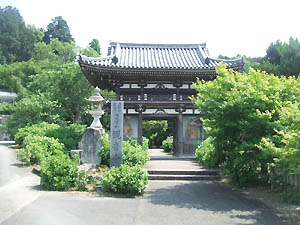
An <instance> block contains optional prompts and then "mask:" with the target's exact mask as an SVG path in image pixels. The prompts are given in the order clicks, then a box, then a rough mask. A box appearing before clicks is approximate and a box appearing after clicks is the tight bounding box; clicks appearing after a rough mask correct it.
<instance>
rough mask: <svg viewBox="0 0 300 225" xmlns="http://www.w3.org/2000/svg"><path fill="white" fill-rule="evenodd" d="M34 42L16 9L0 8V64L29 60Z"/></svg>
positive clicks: (33, 37)
mask: <svg viewBox="0 0 300 225" xmlns="http://www.w3.org/2000/svg"><path fill="white" fill-rule="evenodd" d="M36 41H37V39H36V36H35V35H34V33H33V31H32V30H31V29H30V28H29V27H26V25H25V22H24V20H23V18H22V16H21V15H20V13H19V11H18V10H17V9H16V8H13V7H11V6H7V7H5V8H1V7H0V64H4V63H7V64H11V63H13V62H17V61H19V62H20V61H27V60H29V59H30V58H31V56H32V49H33V46H34V43H35V42H36Z"/></svg>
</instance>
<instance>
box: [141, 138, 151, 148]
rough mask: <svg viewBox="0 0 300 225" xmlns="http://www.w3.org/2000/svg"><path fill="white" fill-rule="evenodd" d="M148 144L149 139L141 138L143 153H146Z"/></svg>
mask: <svg viewBox="0 0 300 225" xmlns="http://www.w3.org/2000/svg"><path fill="white" fill-rule="evenodd" d="M149 143H150V140H149V138H146V137H143V145H142V148H143V150H144V151H148V149H149Z"/></svg>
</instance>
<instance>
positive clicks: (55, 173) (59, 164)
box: [40, 151, 88, 191]
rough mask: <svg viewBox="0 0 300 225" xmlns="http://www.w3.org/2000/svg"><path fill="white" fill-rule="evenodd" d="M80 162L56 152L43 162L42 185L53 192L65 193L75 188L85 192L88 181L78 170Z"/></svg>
mask: <svg viewBox="0 0 300 225" xmlns="http://www.w3.org/2000/svg"><path fill="white" fill-rule="evenodd" d="M78 165H79V160H78V158H77V159H76V158H75V159H71V158H70V157H69V156H68V155H66V154H65V153H63V152H62V151H56V152H55V153H54V154H52V155H51V156H49V157H47V158H46V159H45V160H43V161H42V164H41V174H40V176H41V185H42V186H43V187H44V188H46V189H47V190H51V191H65V190H70V189H71V188H75V189H77V190H85V186H86V184H87V183H88V179H87V177H86V175H85V173H84V172H80V171H79V169H78Z"/></svg>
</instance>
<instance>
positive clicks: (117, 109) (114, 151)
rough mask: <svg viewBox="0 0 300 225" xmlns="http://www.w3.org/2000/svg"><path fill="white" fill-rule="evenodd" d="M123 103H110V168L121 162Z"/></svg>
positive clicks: (117, 165)
mask: <svg viewBox="0 0 300 225" xmlns="http://www.w3.org/2000/svg"><path fill="white" fill-rule="evenodd" d="M123 108H124V102H123V101H111V118H110V167H113V166H115V167H119V166H120V165H121V164H122V162H123V117H124V115H123Z"/></svg>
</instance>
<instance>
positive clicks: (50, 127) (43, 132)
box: [15, 122, 85, 151]
mask: <svg viewBox="0 0 300 225" xmlns="http://www.w3.org/2000/svg"><path fill="white" fill-rule="evenodd" d="M84 129H85V126H84V125H80V124H71V125H68V126H59V125H57V124H53V123H52V124H49V123H46V122H42V123H39V124H34V125H31V126H26V127H24V128H20V129H19V130H18V132H17V134H16V135H15V142H16V143H17V144H19V145H21V146H24V143H23V142H24V139H25V138H26V137H27V136H35V135H36V136H47V137H53V138H55V139H57V140H58V141H59V142H61V143H63V144H64V146H65V151H70V150H72V149H78V142H79V141H80V140H81V138H82V135H83V132H84Z"/></svg>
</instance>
